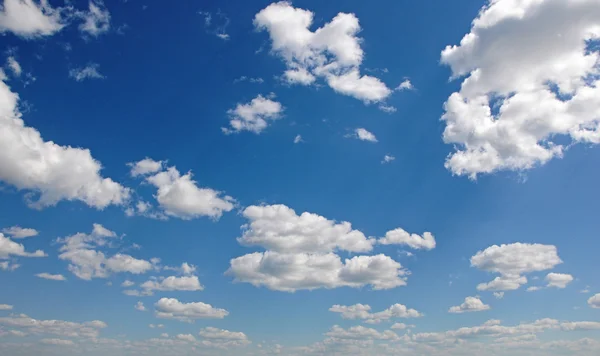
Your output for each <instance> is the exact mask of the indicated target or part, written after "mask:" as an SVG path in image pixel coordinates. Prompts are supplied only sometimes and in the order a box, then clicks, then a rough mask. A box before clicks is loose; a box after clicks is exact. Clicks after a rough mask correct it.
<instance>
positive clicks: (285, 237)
mask: <svg viewBox="0 0 600 356" xmlns="http://www.w3.org/2000/svg"><path fill="white" fill-rule="evenodd" d="M243 216H244V217H245V218H247V219H248V220H249V221H250V222H249V223H248V224H246V225H244V226H243V227H242V228H243V230H244V232H243V235H242V236H241V237H240V238H238V241H239V242H240V243H241V244H243V245H247V246H262V247H264V248H265V249H267V251H266V252H256V253H251V254H247V255H245V256H242V257H238V258H235V259H232V260H231V266H230V268H229V270H228V271H227V274H229V275H232V276H234V277H235V280H236V281H237V282H246V283H251V284H253V285H255V286H266V287H267V288H269V289H273V290H278V291H286V292H294V291H296V290H299V289H308V290H312V289H318V288H338V287H344V286H348V287H355V288H358V287H361V286H365V285H371V286H372V287H373V289H389V288H395V287H398V286H403V285H406V276H407V275H408V272H407V271H406V270H404V269H403V268H402V265H400V263H398V262H396V261H394V260H392V259H391V258H390V257H388V256H385V255H376V256H355V257H352V258H350V259H346V260H345V261H344V262H342V259H341V258H340V256H338V255H337V254H335V253H334V252H335V251H342V250H344V251H350V252H368V251H371V250H372V248H373V244H374V243H375V239H373V238H367V237H366V236H365V235H364V234H363V233H362V232H360V231H358V230H353V229H352V225H351V224H350V223H348V222H341V223H337V222H335V221H332V220H328V219H326V218H324V217H322V216H319V215H317V214H312V213H308V212H304V213H302V214H301V215H297V214H296V212H295V211H294V210H293V209H291V208H289V207H287V206H285V205H265V206H250V207H248V208H246V209H245V210H244V212H243Z"/></svg>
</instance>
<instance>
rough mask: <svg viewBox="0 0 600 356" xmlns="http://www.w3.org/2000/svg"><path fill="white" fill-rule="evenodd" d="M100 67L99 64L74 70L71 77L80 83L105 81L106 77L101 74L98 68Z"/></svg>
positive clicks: (71, 71) (70, 72)
mask: <svg viewBox="0 0 600 356" xmlns="http://www.w3.org/2000/svg"><path fill="white" fill-rule="evenodd" d="M99 67H100V65H99V64H97V63H90V64H88V65H87V66H85V67H82V68H73V69H71V70H70V71H69V77H71V78H73V79H75V80H76V81H78V82H81V81H84V80H86V79H104V78H105V77H104V75H102V74H100V72H99V71H98V68H99Z"/></svg>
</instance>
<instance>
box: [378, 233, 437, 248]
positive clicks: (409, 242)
mask: <svg viewBox="0 0 600 356" xmlns="http://www.w3.org/2000/svg"><path fill="white" fill-rule="evenodd" d="M377 243H379V244H382V245H406V246H408V247H410V248H413V249H415V250H433V249H434V248H435V244H436V243H435V237H434V236H433V234H431V233H430V232H425V233H423V236H419V235H417V234H409V233H408V232H406V231H404V229H401V228H397V229H395V230H391V231H388V232H387V233H386V234H385V237H383V238H381V239H379V240H377Z"/></svg>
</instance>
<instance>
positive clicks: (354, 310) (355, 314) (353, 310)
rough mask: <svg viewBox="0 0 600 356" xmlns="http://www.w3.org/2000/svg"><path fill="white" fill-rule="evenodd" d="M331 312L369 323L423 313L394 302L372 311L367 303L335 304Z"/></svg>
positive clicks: (415, 316)
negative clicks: (384, 308) (382, 309)
mask: <svg viewBox="0 0 600 356" xmlns="http://www.w3.org/2000/svg"><path fill="white" fill-rule="evenodd" d="M329 311H330V312H334V313H340V314H341V316H342V318H344V319H350V320H354V319H362V320H364V321H365V322H366V323H368V324H379V323H381V322H382V321H387V320H390V319H392V318H419V317H422V316H423V314H421V313H420V312H418V311H417V310H415V309H409V308H407V307H406V306H405V305H402V304H394V305H392V306H391V307H389V308H388V309H386V310H384V311H380V312H377V313H371V306H370V305H365V304H355V305H350V306H346V305H334V306H332V307H331V308H329Z"/></svg>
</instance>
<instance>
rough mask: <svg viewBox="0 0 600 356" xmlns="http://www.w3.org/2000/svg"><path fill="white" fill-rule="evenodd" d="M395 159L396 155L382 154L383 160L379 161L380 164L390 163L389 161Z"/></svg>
mask: <svg viewBox="0 0 600 356" xmlns="http://www.w3.org/2000/svg"><path fill="white" fill-rule="evenodd" d="M395 159H396V157H394V156H392V155H385V156H383V160H382V161H381V164H386V163H390V162H392V161H394V160H395Z"/></svg>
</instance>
